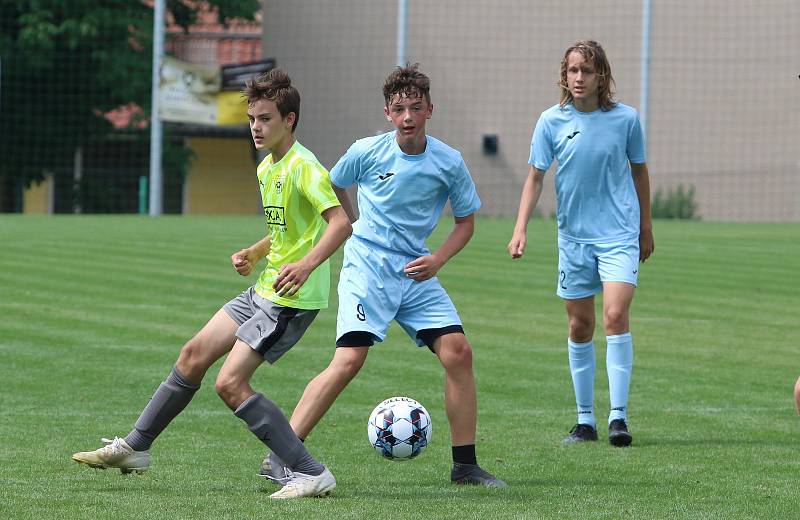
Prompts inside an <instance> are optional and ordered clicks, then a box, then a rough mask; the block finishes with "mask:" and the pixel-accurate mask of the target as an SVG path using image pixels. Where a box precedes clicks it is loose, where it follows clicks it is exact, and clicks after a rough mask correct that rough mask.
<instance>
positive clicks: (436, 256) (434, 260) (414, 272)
mask: <svg viewBox="0 0 800 520" xmlns="http://www.w3.org/2000/svg"><path fill="white" fill-rule="evenodd" d="M454 220H455V224H454V225H453V229H452V230H451V231H450V235H448V236H447V239H446V240H445V241H444V243H442V245H441V246H440V247H439V249H437V250H436V251H435V252H433V253H431V254H429V255H426V256H421V257H419V258H417V259H416V260H412V261H411V262H409V263H407V264H406V267H405V269H403V272H405V273H406V276H408V277H409V278H411V279H412V280H415V281H417V282H421V281H423V280H427V279H429V278H433V277H434V276H436V273H438V272H439V269H441V268H442V266H444V264H446V263H447V261H448V260H450V259H451V258H453V257H454V256H455V255H456V254H457V253H458V252H459V251H461V250H462V249H464V246H465V245H467V242H469V240H470V239H471V238H472V234H473V233H474V232H475V214H474V213H472V214H470V215H467V216H466V217H454Z"/></svg>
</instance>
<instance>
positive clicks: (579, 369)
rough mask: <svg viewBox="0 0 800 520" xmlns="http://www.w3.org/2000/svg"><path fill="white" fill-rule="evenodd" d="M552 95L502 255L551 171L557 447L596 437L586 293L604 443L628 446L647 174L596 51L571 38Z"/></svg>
mask: <svg viewBox="0 0 800 520" xmlns="http://www.w3.org/2000/svg"><path fill="white" fill-rule="evenodd" d="M558 84H559V87H561V100H560V102H559V104H558V105H555V106H553V107H552V108H549V109H548V110H545V111H544V112H543V113H542V115H541V116H540V117H539V121H538V122H537V123H536V128H535V130H534V132H533V139H532V142H531V154H530V160H529V165H530V167H529V173H528V178H527V180H526V181H525V185H524V187H523V188H522V196H521V200H520V206H519V214H518V216H517V223H516V226H515V228H514V234H513V237H512V239H511V242H510V243H509V244H508V251H509V253H510V254H511V256H512V258H520V257H521V256H522V255H523V253H524V252H525V245H526V241H527V239H526V230H527V224H528V219H529V218H530V215H531V213H532V212H533V209H534V208H535V207H536V203H537V201H538V200H539V195H540V194H541V192H542V184H543V182H542V181H543V178H544V175H545V172H546V171H547V169H548V168H549V167H550V165H551V164H552V162H553V160H556V161H557V162H558V168H557V170H556V177H555V184H556V201H557V217H558V289H557V294H558V295H559V296H560V297H561V298H563V299H564V301H565V303H566V308H567V315H568V318H569V340H568V350H569V366H570V371H571V372H572V383H573V387H574V390H575V401H576V404H577V408H578V421H577V424H576V425H575V426H574V427H573V428H572V430H571V431H570V434H569V436H568V437H567V438H566V439H564V441H565V442H567V443H574V442H582V441H589V440H597V428H596V421H595V415H594V372H595V353H594V342H593V339H592V336H593V334H594V328H595V314H594V296H595V294H597V293H598V292H600V291H602V292H603V325H604V328H605V332H606V341H607V345H608V349H607V355H606V369H607V372H608V386H609V394H610V400H611V411H610V414H609V418H608V423H609V442H610V443H611V444H613V445H614V446H628V445H630V444H631V442H632V440H633V438H632V436H631V434H630V433H629V432H628V426H627V419H628V417H627V411H628V391H629V388H630V381H631V368H632V366H633V342H632V340H631V333H630V326H629V315H630V306H631V302H632V300H633V294H634V290H635V288H636V285H637V280H638V276H637V275H638V272H639V262H640V261H641V262H644V261H645V260H646V259H647V258H648V257H649V256H650V255H651V254H652V252H653V250H654V241H653V225H652V220H651V218H650V178H649V174H648V172H647V165H646V164H645V146H644V136H643V132H642V128H641V126H640V124H639V118H638V116H637V114H636V111H635V110H634V109H633V108H631V107H628V106H626V105H623V104H622V103H618V102H616V101H614V100H613V94H614V93H613V85H614V79H613V77H612V76H611V66H610V65H609V62H608V59H607V58H606V54H605V51H603V48H602V47H601V46H600V45H599V44H598V43H597V42H594V41H579V42H576V43H575V44H573V45H571V46H570V47H569V48H568V49H567V50H566V52H565V53H564V59H563V60H562V62H561V77H560V81H559V83H558Z"/></svg>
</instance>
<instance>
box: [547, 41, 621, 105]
mask: <svg viewBox="0 0 800 520" xmlns="http://www.w3.org/2000/svg"><path fill="white" fill-rule="evenodd" d="M573 52H577V53H579V54H580V55H581V56H583V59H584V60H586V61H588V62H589V63H591V64H592V65H594V71H595V74H597V77H598V79H599V83H598V85H597V96H598V98H599V101H600V108H601V109H603V110H611V109H612V108H614V106H615V105H616V104H617V102H616V101H614V93H615V92H614V87H615V85H614V76H612V75H611V65H610V64H609V63H608V58H606V51H604V50H603V47H601V46H600V44H599V43H597V42H596V41H593V40H581V41H577V42H575V43H573V44H572V45H570V46H569V47H568V48H567V50H566V52H564V59H563V60H561V74H560V76H559V81H558V83H557V85H558V86H559V87H560V88H561V99H560V100H559V102H558V104H559V105H561V106H562V107H563V106H565V105H566V104H567V103H569V102H571V101H572V92H570V91H569V88H568V87H567V60H568V59H569V55H570V54H571V53H573Z"/></svg>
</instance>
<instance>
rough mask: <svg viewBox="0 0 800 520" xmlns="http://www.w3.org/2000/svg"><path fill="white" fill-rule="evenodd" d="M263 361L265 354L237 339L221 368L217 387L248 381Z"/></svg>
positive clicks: (238, 384) (237, 384) (236, 384)
mask: <svg viewBox="0 0 800 520" xmlns="http://www.w3.org/2000/svg"><path fill="white" fill-rule="evenodd" d="M262 363H264V356H263V355H261V354H260V353H258V352H256V351H255V350H253V349H252V348H251V347H250V345H248V344H247V343H245V342H244V341H242V340H238V341H236V343H234V345H233V348H232V349H231V352H230V354H228V357H227V358H225V362H224V363H223V364H222V367H221V368H220V370H219V375H218V376H217V388H220V387H227V386H240V385H242V384H245V383H248V382H249V381H250V379H251V378H252V377H253V374H254V373H255V371H256V370H257V369H258V367H260V366H261V364H262Z"/></svg>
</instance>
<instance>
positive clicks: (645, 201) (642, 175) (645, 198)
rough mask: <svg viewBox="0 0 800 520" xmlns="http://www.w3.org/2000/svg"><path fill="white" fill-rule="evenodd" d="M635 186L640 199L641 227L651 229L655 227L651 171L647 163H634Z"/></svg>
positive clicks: (632, 168)
mask: <svg viewBox="0 0 800 520" xmlns="http://www.w3.org/2000/svg"><path fill="white" fill-rule="evenodd" d="M631 173H632V175H633V186H634V188H636V196H637V198H638V199H639V215H640V217H639V227H640V229H642V230H645V231H649V230H651V229H653V219H652V215H651V209H650V173H649V172H648V171H647V165H646V164H632V165H631Z"/></svg>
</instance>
